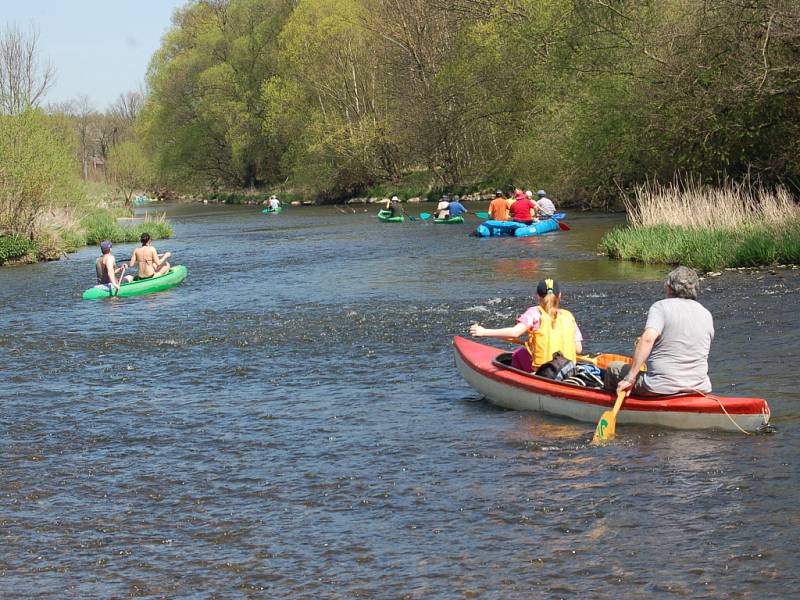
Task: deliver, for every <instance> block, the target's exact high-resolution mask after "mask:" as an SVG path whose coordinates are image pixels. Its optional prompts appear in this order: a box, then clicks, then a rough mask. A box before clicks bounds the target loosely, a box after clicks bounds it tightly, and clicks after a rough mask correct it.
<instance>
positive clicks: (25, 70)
mask: <svg viewBox="0 0 800 600" xmlns="http://www.w3.org/2000/svg"><path fill="white" fill-rule="evenodd" d="M38 42H39V32H38V31H37V30H36V29H34V28H31V30H30V31H29V32H28V33H27V34H26V33H24V32H23V31H22V30H20V29H19V27H17V26H15V25H8V26H6V29H5V31H4V32H3V33H2V34H1V35H0V114H6V115H18V114H21V113H23V112H24V111H25V110H27V109H29V108H35V107H37V106H38V105H39V103H40V102H41V100H42V98H44V95H45V93H47V90H48V89H49V88H50V86H52V85H53V83H54V81H55V68H54V67H53V66H52V65H51V64H50V63H49V62H47V63H44V64H40V62H39V49H38V48H37V45H38Z"/></svg>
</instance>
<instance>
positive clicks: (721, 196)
mask: <svg viewBox="0 0 800 600" xmlns="http://www.w3.org/2000/svg"><path fill="white" fill-rule="evenodd" d="M624 202H625V208H626V209H627V211H628V222H629V223H630V225H631V227H633V228H634V229H640V228H643V227H653V226H658V225H669V226H673V227H674V226H677V227H686V228H688V229H717V230H727V231H732V230H735V229H740V228H742V227H745V228H746V227H749V226H750V225H752V224H754V223H759V224H763V225H780V224H784V223H790V222H796V221H798V220H800V206H799V205H798V204H797V203H796V202H795V199H794V198H793V197H792V195H791V194H790V193H789V191H788V190H786V188H783V187H779V188H777V189H776V190H774V191H771V190H767V189H764V188H763V187H760V186H753V185H751V184H750V183H748V182H745V183H741V184H735V183H730V182H728V183H725V184H724V185H722V186H721V187H709V186H704V185H701V184H698V183H696V182H694V181H692V180H691V179H690V180H687V181H675V182H673V183H670V184H666V185H665V184H660V183H656V182H649V183H647V184H644V185H641V186H639V187H637V188H636V189H635V191H634V198H633V199H628V198H626V199H625V201H624Z"/></svg>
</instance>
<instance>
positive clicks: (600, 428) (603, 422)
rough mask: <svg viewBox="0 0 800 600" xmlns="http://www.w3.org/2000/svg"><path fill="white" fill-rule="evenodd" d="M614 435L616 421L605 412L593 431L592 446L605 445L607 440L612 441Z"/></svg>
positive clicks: (609, 412)
mask: <svg viewBox="0 0 800 600" xmlns="http://www.w3.org/2000/svg"><path fill="white" fill-rule="evenodd" d="M616 434H617V419H616V418H615V417H614V416H613V413H612V412H611V411H610V410H607V411H606V412H604V413H603V414H602V415H600V420H599V421H598V422H597V427H596V428H595V430H594V437H592V444H594V445H595V446H599V445H601V444H605V443H606V442H607V441H608V440H610V439H613V438H614V436H615V435H616Z"/></svg>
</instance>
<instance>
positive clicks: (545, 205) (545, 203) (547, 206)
mask: <svg viewBox="0 0 800 600" xmlns="http://www.w3.org/2000/svg"><path fill="white" fill-rule="evenodd" d="M525 195H527V196H528V198H533V192H531V191H530V190H528V191H527V192H525ZM536 195H537V196H538V197H539V199H538V200H536V211H537V212H538V213H539V215H540V216H542V217H544V218H546V219H549V218H551V217H552V216H553V215H554V214H555V213H556V205H555V204H553V201H552V200H550V198H548V197H547V193H546V192H545V191H544V190H539V191H538V192H536Z"/></svg>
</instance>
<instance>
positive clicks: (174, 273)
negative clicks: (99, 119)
mask: <svg viewBox="0 0 800 600" xmlns="http://www.w3.org/2000/svg"><path fill="white" fill-rule="evenodd" d="M187 274H188V271H187V270H186V267H184V266H183V265H175V266H174V267H172V268H171V269H170V270H169V271H167V273H166V274H165V275H161V276H160V277H155V278H153V279H141V280H139V281H131V282H130V283H123V284H122V285H121V286H119V293H117V291H116V290H113V289H112V290H109V286H107V285H96V286H94V287H90V288H89V289H88V290H86V291H85V292H83V299H84V300H102V299H103V298H111V297H112V296H123V297H125V296H141V295H142V294H152V293H153V292H163V291H164V290H168V289H169V288H171V287H175V286H176V285H178V284H179V283H180V282H181V281H183V280H184V279H186V275H187Z"/></svg>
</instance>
